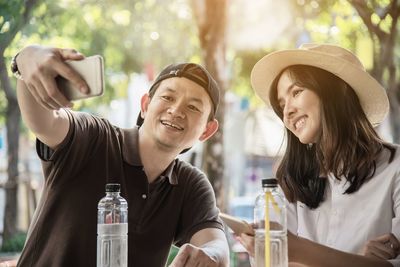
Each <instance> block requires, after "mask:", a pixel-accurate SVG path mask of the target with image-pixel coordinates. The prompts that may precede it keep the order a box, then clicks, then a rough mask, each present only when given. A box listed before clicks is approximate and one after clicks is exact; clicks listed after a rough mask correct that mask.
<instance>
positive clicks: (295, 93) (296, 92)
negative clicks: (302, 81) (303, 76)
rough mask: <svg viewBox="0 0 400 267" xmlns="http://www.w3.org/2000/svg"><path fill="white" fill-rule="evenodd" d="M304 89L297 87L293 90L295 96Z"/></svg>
mask: <svg viewBox="0 0 400 267" xmlns="http://www.w3.org/2000/svg"><path fill="white" fill-rule="evenodd" d="M302 91H303V90H302V89H296V90H293V91H292V94H293V96H294V97H295V96H297V95H298V94H300V93H301V92H302Z"/></svg>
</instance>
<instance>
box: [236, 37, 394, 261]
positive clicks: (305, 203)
mask: <svg viewBox="0 0 400 267" xmlns="http://www.w3.org/2000/svg"><path fill="white" fill-rule="evenodd" d="M251 82H252V86H253V88H254V89H255V91H256V93H257V94H258V95H259V96H260V97H261V98H262V99H263V100H264V101H265V102H266V103H267V105H270V106H272V108H273V109H274V111H275V113H276V114H277V115H278V116H279V117H280V118H281V120H282V121H283V123H284V125H285V127H286V130H287V131H286V132H287V148H286V152H285V154H284V157H283V159H282V161H281V162H280V165H279V167H278V170H277V174H276V175H277V178H278V180H279V183H280V186H281V188H282V189H283V191H284V192H285V195H286V197H287V199H288V201H289V202H291V204H290V205H289V208H288V228H289V231H291V232H292V233H295V234H297V235H292V234H291V233H289V236H288V238H289V260H290V261H296V262H299V263H302V264H305V265H310V266H352V267H354V266H364V267H365V266H375V267H376V266H392V265H391V264H390V263H389V262H391V263H392V264H393V265H394V266H400V260H397V259H395V258H396V257H397V256H398V254H399V248H400V243H399V241H398V238H399V236H400V149H399V148H398V145H394V144H388V143H385V142H384V141H383V140H382V139H381V138H380V137H379V136H378V134H377V133H376V131H375V130H374V128H373V126H375V125H378V124H379V123H380V122H382V120H383V119H384V117H385V116H386V114H387V112H388V109H389V102H388V98H387V95H386V93H385V90H384V88H382V86H381V85H380V84H379V83H378V82H377V81H376V80H375V79H374V78H372V77H371V76H370V75H369V74H368V73H367V72H366V71H365V69H364V67H363V65H362V64H361V62H360V61H359V60H358V58H357V57H356V56H355V55H354V54H352V53H351V52H350V51H348V50H346V49H343V48H341V47H339V46H336V45H327V44H323V45H316V44H306V45H302V46H301V47H300V49H295V50H282V51H278V52H275V53H272V54H269V55H267V56H265V57H264V58H262V59H261V60H260V61H259V62H257V64H256V65H255V66H254V68H253V71H252V74H251ZM241 241H242V243H243V244H244V245H245V247H246V248H247V249H248V251H249V252H250V254H253V251H254V250H253V248H252V246H253V242H254V239H253V238H251V237H249V236H246V235H242V236H241Z"/></svg>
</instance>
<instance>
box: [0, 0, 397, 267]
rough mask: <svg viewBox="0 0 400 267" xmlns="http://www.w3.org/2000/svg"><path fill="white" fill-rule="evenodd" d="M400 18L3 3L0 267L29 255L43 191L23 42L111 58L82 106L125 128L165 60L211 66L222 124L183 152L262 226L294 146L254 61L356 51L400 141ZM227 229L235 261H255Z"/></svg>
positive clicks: (277, 7)
mask: <svg viewBox="0 0 400 267" xmlns="http://www.w3.org/2000/svg"><path fill="white" fill-rule="evenodd" d="M399 15H400V1H399V0H369V1H365V0H336V1H333V0H280V1H274V0H169V1H166V0H59V1H51V0H0V86H1V87H0V251H1V252H0V262H1V259H6V258H15V257H18V253H19V252H20V251H21V249H22V246H23V243H24V241H25V238H26V231H27V228H28V226H29V223H30V221H31V218H32V215H33V212H34V210H35V208H36V205H37V203H38V201H39V199H40V194H41V190H42V186H43V176H42V173H41V165H40V161H39V159H38V157H37V156H36V152H35V139H34V136H33V135H32V133H30V132H29V130H28V129H27V128H26V127H25V126H24V124H23V123H22V122H21V116H20V112H19V108H18V104H17V101H16V95H15V86H16V79H15V78H13V77H12V75H11V72H10V70H9V63H10V60H11V57H12V56H13V55H15V54H16V53H17V52H18V51H19V50H20V49H22V48H23V47H24V46H26V45H29V44H34V43H39V44H45V45H48V46H57V47H63V48H75V49H77V50H78V51H80V52H82V53H83V54H85V55H93V54H100V55H103V57H104V59H105V74H106V91H105V94H104V95H103V96H102V97H99V98H94V99H89V100H85V101H78V102H76V103H75V109H76V110H82V111H87V112H91V113H94V114H98V115H101V116H104V117H106V118H108V119H109V120H111V121H112V122H113V123H114V124H116V125H118V126H120V127H132V126H133V125H135V121H136V116H137V114H138V112H139V99H140V97H141V96H142V94H143V93H145V92H146V91H147V89H148V88H149V85H150V84H151V82H152V80H153V79H154V78H155V76H157V74H158V72H159V71H160V70H161V69H162V68H163V67H164V66H166V65H168V64H170V63H173V62H182V61H192V62H196V63H200V64H202V65H204V66H205V67H206V68H207V69H208V70H209V71H210V72H211V73H212V75H213V76H214V77H215V78H216V80H217V82H218V83H219V85H220V86H221V88H222V89H223V93H222V95H223V97H222V100H223V101H222V102H223V103H222V105H221V107H220V109H219V112H218V114H217V117H218V120H219V121H220V125H221V126H222V127H221V129H220V131H219V133H218V134H217V135H216V136H215V137H213V138H212V139H211V140H210V141H208V142H207V143H206V144H198V145H196V146H195V147H194V149H192V150H191V151H190V153H186V154H185V155H183V156H182V158H183V159H184V160H187V161H189V162H191V163H193V164H194V165H196V166H198V167H199V168H201V169H202V170H203V171H205V172H206V173H207V174H208V177H209V178H210V181H211V183H212V185H213V187H214V190H215V194H216V197H217V202H218V205H219V207H220V209H221V211H224V212H228V213H230V214H233V215H235V216H238V217H240V218H243V219H245V220H248V221H251V220H252V216H253V215H252V214H253V213H252V209H253V202H254V199H255V196H256V194H257V193H258V191H259V190H260V188H261V186H260V179H261V178H264V177H272V176H274V169H275V166H276V162H277V161H278V160H279V156H280V155H281V153H282V151H283V149H284V146H285V144H284V131H283V126H282V123H281V122H280V121H279V120H278V119H277V117H276V116H275V115H274V114H273V112H272V111H271V110H269V109H267V108H265V106H264V105H263V104H262V102H261V101H260V100H259V99H258V98H257V97H256V96H255V95H254V93H253V91H252V89H251V87H250V81H249V77H250V71H251V68H252V67H253V65H254V64H255V62H256V61H257V60H259V59H260V58H261V57H262V56H264V55H266V54H268V53H270V52H272V51H274V50H277V49H285V48H296V47H298V46H299V45H300V44H301V43H307V42H317V43H318V42H329V43H335V44H339V45H341V46H343V47H345V48H348V49H350V50H351V51H353V52H354V53H356V54H357V55H358V56H359V58H360V59H361V61H362V62H363V64H364V65H365V66H366V68H367V69H368V71H369V72H370V73H371V74H372V75H373V76H374V77H375V78H376V79H377V80H378V81H380V82H381V83H382V84H383V85H384V87H385V88H386V89H387V92H388V95H389V99H390V114H389V116H388V117H387V119H386V120H385V122H384V123H383V124H382V125H381V126H379V128H378V131H379V133H380V134H381V135H382V137H383V138H384V139H385V140H387V141H390V142H396V143H400V112H399V111H400V108H399V103H400V74H399V65H400V39H399V38H400V37H399V26H398V21H399ZM227 235H228V238H229V241H230V245H231V251H232V260H231V262H232V264H231V265H232V266H249V263H248V258H247V255H246V253H244V250H243V248H242V247H241V246H240V245H239V244H238V243H237V242H236V241H235V239H234V237H233V236H232V235H231V234H230V233H229V232H227ZM174 251H175V250H173V251H172V252H171V255H173V254H174V253H175V252H174Z"/></svg>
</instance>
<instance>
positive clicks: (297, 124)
mask: <svg viewBox="0 0 400 267" xmlns="http://www.w3.org/2000/svg"><path fill="white" fill-rule="evenodd" d="M305 122H306V119H305V118H301V119H300V120H298V121H297V122H296V123H295V125H294V127H296V129H298V128H300V127H302V126H303V125H304V123H305Z"/></svg>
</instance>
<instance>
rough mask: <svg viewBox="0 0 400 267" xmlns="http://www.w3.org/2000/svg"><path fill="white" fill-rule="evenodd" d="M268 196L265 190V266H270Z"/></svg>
mask: <svg viewBox="0 0 400 267" xmlns="http://www.w3.org/2000/svg"><path fill="white" fill-rule="evenodd" d="M269 198H270V193H269V192H266V194H265V218H264V226H265V255H264V256H265V257H264V259H265V267H270V266H271V264H270V261H271V259H270V248H269V242H270V240H269V239H270V237H269Z"/></svg>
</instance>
